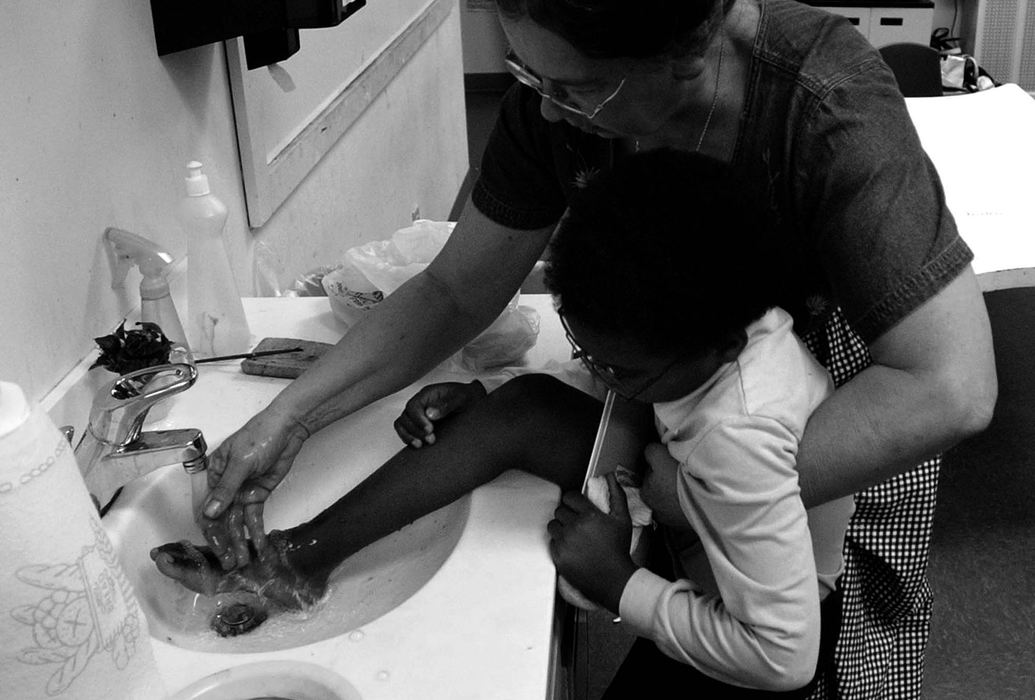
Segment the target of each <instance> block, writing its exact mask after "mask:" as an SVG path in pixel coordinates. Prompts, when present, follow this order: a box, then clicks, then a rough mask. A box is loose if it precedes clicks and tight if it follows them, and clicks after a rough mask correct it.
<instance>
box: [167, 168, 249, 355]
mask: <svg viewBox="0 0 1035 700" xmlns="http://www.w3.org/2000/svg"><path fill="white" fill-rule="evenodd" d="M201 168H202V165H201V163H199V162H197V161H191V162H190V163H188V164H187V171H188V175H187V178H186V183H187V196H186V198H185V199H184V200H183V202H182V203H181V204H180V209H179V218H180V224H181V225H182V226H183V230H184V233H186V235H187V340H188V342H189V343H190V347H191V348H192V350H193V351H194V353H195V354H196V355H200V356H209V357H211V356H213V355H233V354H237V353H242V352H247V351H248V350H249V349H250V348H251V333H250V331H249V329H248V321H247V319H246V318H245V316H244V306H243V304H242V303H241V295H240V293H239V292H238V290H237V284H236V282H235V281H234V273H233V269H232V268H231V267H230V259H229V258H228V257H227V253H226V246H225V245H224V243H223V227H224V226H225V225H226V217H227V210H226V205H224V204H223V203H222V202H221V201H219V199H217V198H216V196H215V195H213V194H212V192H211V190H210V189H209V184H208V178H207V177H206V176H205V174H204V173H202V172H201Z"/></svg>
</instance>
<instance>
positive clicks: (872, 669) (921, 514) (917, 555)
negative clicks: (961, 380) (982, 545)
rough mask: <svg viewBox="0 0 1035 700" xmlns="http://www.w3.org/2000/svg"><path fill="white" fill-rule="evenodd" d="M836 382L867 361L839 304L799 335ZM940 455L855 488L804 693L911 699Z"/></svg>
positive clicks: (926, 609) (919, 677)
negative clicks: (824, 658) (821, 663)
mask: <svg viewBox="0 0 1035 700" xmlns="http://www.w3.org/2000/svg"><path fill="white" fill-rule="evenodd" d="M802 340H803V341H804V342H805V344H806V345H807V346H808V348H809V350H811V351H812V353H813V354H814V355H815V356H816V357H817V359H818V360H819V361H820V362H821V363H822V364H823V365H824V366H825V367H826V368H827V369H828V370H829V371H830V373H831V375H832V376H833V378H834V382H835V384H836V385H838V386H840V385H841V384H844V383H845V382H846V381H848V380H849V379H851V377H852V376H854V375H855V374H857V373H858V372H859V371H861V370H862V369H864V368H865V367H866V366H867V365H869V364H870V363H871V362H872V360H871V358H870V353H869V351H868V350H867V348H866V344H865V343H863V341H862V339H860V338H859V336H857V335H856V334H855V333H854V332H853V331H852V329H851V328H850V327H849V326H848V323H847V321H846V320H845V318H844V316H843V315H842V314H841V312H840V310H837V311H835V312H834V313H833V314H831V316H830V318H829V319H828V320H827V322H826V324H825V326H822V327H820V328H818V329H816V330H814V331H812V332H810V333H808V334H807V335H806V336H805V337H803V338H802ZM940 466H941V458H939V457H936V458H934V459H931V460H928V461H926V462H924V463H923V464H920V465H919V466H917V467H915V468H914V469H913V470H912V471H910V472H907V473H906V474H902V475H900V476H898V477H896V478H894V479H891V480H889V481H887V482H885V483H883V484H878V485H877V486H874V487H872V488H869V489H867V490H866V491H863V492H862V493H859V494H856V496H855V507H856V510H855V515H853V516H852V520H851V522H850V523H849V526H848V533H847V536H846V538H845V572H844V574H843V576H842V578H841V582H840V585H841V588H842V592H843V596H844V602H843V609H842V616H841V632H840V636H839V638H838V641H837V647H836V649H835V652H834V666H835V668H832V669H831V668H828V669H821V675H820V679H819V683H818V685H817V686H816V689H815V692H813V694H812V695H811V696H810V698H813V699H819V698H850V699H852V700H855V699H857V698H859V699H862V698H865V699H866V700H870V699H880V700H885V699H886V700H903V699H906V698H919V697H920V690H921V684H922V681H923V670H924V650H925V648H926V646H927V638H928V633H929V631H930V621H931V598H932V596H931V589H930V586H929V585H928V582H927V557H928V549H929V546H930V542H931V526H932V524H933V520H934V506H935V498H936V495H937V487H938V471H939V467H940Z"/></svg>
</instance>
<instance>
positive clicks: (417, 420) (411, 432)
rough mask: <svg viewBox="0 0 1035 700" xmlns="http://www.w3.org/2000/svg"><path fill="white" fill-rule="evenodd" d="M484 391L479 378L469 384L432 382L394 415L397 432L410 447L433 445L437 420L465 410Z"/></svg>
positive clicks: (478, 398)
mask: <svg viewBox="0 0 1035 700" xmlns="http://www.w3.org/2000/svg"><path fill="white" fill-rule="evenodd" d="M485 393H486V392H485V387H484V386H482V383H481V382H479V381H477V380H475V381H473V382H470V383H468V384H464V383H462V382H444V383H441V384H429V385H428V386H426V387H424V388H423V389H421V390H420V391H418V392H417V393H416V395H414V397H413V398H412V399H410V400H409V401H407V402H406V407H405V408H404V409H403V412H402V414H401V415H400V416H399V417H398V418H396V419H395V432H396V433H398V434H399V437H400V438H401V439H402V441H403V442H404V443H406V444H407V445H409V446H410V447H421V446H422V445H433V444H434V443H435V421H439V420H442V419H443V418H445V417H446V416H448V415H450V414H451V413H457V412H458V411H462V410H464V409H465V408H467V407H468V406H470V405H471V404H473V403H474V402H475V401H479V400H481V399H483V398H485Z"/></svg>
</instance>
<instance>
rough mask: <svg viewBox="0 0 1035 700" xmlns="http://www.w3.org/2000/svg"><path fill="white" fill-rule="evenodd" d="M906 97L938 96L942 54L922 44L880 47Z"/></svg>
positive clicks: (940, 91) (940, 86)
mask: <svg viewBox="0 0 1035 700" xmlns="http://www.w3.org/2000/svg"><path fill="white" fill-rule="evenodd" d="M879 51H880V55H881V58H883V59H884V62H885V63H887V64H888V67H889V68H891V71H892V72H893V73H894V74H895V80H897V81H898V89H899V90H901V92H902V94H903V95H904V96H906V97H940V96H941V95H942V94H943V93H942V67H941V55H940V54H939V53H938V51H937V50H936V49H932V48H931V47H930V46H924V45H923V44H889V45H888V46H883V47H881V48H880V49H879Z"/></svg>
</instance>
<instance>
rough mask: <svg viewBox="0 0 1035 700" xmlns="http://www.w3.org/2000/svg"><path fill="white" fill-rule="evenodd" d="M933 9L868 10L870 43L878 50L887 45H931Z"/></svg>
mask: <svg viewBox="0 0 1035 700" xmlns="http://www.w3.org/2000/svg"><path fill="white" fill-rule="evenodd" d="M933 22H934V9H933V8H927V7H924V8H905V7H874V8H872V9H871V10H870V29H869V38H870V43H871V44H873V45H874V46H876V47H877V48H880V47H881V46H887V45H888V44H903V43H904V44H923V45H924V46H927V45H928V44H930V43H931V25H932V24H933Z"/></svg>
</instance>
